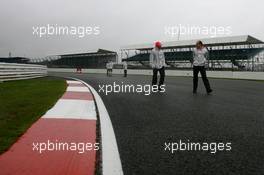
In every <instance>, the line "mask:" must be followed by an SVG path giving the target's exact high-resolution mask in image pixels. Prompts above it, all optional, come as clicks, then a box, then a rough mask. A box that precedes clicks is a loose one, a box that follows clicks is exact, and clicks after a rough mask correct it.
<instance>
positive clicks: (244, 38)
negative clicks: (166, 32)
mask: <svg viewBox="0 0 264 175" xmlns="http://www.w3.org/2000/svg"><path fill="white" fill-rule="evenodd" d="M197 40H198V39H196V40H180V41H169V42H162V47H163V48H173V47H174V48H177V47H192V46H194V45H195V43H196V42H197ZM199 40H201V41H202V42H203V43H204V44H206V45H230V44H246V43H251V44H261V43H263V42H262V41H261V40H258V39H256V38H254V37H252V36H250V35H241V36H229V37H217V38H204V39H199ZM153 47H154V44H150V43H149V44H141V45H130V46H124V47H121V50H147V49H151V48H153Z"/></svg>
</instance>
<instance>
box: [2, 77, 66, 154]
mask: <svg viewBox="0 0 264 175" xmlns="http://www.w3.org/2000/svg"><path fill="white" fill-rule="evenodd" d="M65 89H66V82H65V80H63V79H58V78H52V77H45V78H37V79H30V80H18V81H10V82H4V83H0V153H3V152H4V151H6V150H7V149H8V148H9V147H10V146H11V145H12V144H13V143H14V142H15V141H16V140H17V139H18V137H19V136H21V135H22V134H23V133H24V132H25V131H26V130H27V129H28V128H29V127H30V126H31V125H32V124H33V123H34V122H35V121H36V120H37V119H38V118H39V117H41V116H42V115H43V114H44V113H45V112H46V111H47V110H48V109H49V108H51V107H52V106H53V105H54V104H55V103H56V101H57V100H58V99H59V98H60V97H61V96H62V94H63V93H64V91H65Z"/></svg>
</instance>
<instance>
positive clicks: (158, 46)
mask: <svg viewBox="0 0 264 175" xmlns="http://www.w3.org/2000/svg"><path fill="white" fill-rule="evenodd" d="M155 47H157V48H159V49H160V48H161V42H159V41H157V42H155Z"/></svg>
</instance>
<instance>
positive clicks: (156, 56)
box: [149, 41, 166, 90]
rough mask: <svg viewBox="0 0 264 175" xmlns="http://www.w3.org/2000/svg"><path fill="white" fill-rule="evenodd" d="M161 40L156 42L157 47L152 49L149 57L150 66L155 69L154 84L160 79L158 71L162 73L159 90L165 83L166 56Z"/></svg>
mask: <svg viewBox="0 0 264 175" xmlns="http://www.w3.org/2000/svg"><path fill="white" fill-rule="evenodd" d="M161 47H162V45H161V42H159V41H157V42H155V47H154V48H153V49H152V51H151V53H150V57H149V63H150V66H151V67H152V69H153V76H152V85H156V84H157V79H158V72H159V73H160V81H159V85H158V86H159V90H161V86H162V85H163V83H164V78H165V66H166V63H165V56H164V53H163V52H162V51H161Z"/></svg>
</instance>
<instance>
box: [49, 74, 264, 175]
mask: <svg viewBox="0 0 264 175" xmlns="http://www.w3.org/2000/svg"><path fill="white" fill-rule="evenodd" d="M50 75H56V76H64V77H67V76H72V77H76V78H80V79H82V80H84V81H85V82H87V83H88V84H90V85H92V86H93V87H94V88H95V89H96V90H97V91H98V90H99V85H100V86H102V85H106V84H113V82H116V83H117V84H122V83H123V84H134V85H137V84H139V85H144V84H149V83H150V80H151V77H150V76H139V75H137V76H136V75H134V76H132V75H129V76H128V77H127V78H124V77H122V76H121V75H113V76H112V77H106V75H104V74H74V73H51V74H50ZM209 81H210V83H211V86H212V88H213V90H214V93H213V94H212V95H207V94H206V93H205V89H204V87H203V84H202V81H201V79H200V80H199V87H198V93H197V94H196V95H193V94H192V78H188V77H166V78H165V82H166V92H165V93H152V94H151V95H149V96H146V95H144V94H143V93H110V94H108V95H105V93H103V92H102V91H101V92H99V94H100V96H101V97H102V99H103V101H104V103H105V105H106V108H107V110H108V112H109V115H110V117H111V121H112V124H113V128H114V131H115V135H116V139H117V144H118V148H119V153H120V157H121V161H122V167H123V171H124V174H125V175H145V174H146V175H181V174H184V175H185V174H187V175H188V174H192V175H193V174H198V175H200V174H201V175H218V174H219V175H229V174H234V175H250V174H256V175H260V174H264V82H258V81H243V80H226V79H209ZM180 140H181V141H182V142H185V143H190V142H194V143H197V142H198V143H204V142H206V143H215V142H216V143H220V142H221V143H231V147H232V149H231V151H217V152H216V153H210V151H179V150H178V151H175V152H174V153H172V152H171V151H168V149H166V150H165V143H166V144H168V143H179V141H180Z"/></svg>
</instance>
